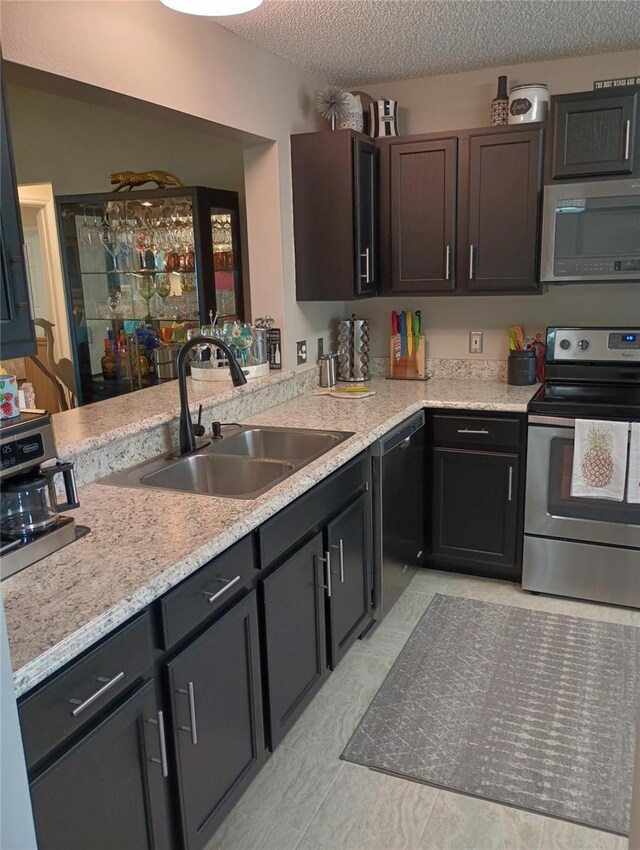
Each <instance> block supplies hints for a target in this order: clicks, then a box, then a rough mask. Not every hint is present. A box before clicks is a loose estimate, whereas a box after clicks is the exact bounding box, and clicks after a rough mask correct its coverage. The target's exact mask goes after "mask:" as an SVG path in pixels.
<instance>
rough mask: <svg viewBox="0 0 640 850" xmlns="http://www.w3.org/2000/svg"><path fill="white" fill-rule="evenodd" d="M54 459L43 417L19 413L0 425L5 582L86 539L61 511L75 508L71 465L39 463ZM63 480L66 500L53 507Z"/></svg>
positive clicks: (0, 555) (0, 554)
mask: <svg viewBox="0 0 640 850" xmlns="http://www.w3.org/2000/svg"><path fill="white" fill-rule="evenodd" d="M55 457H56V446H55V442H54V439H53V430H52V428H51V419H50V417H49V415H48V414H40V413H21V414H20V416H19V417H16V418H15V419H3V420H0V564H1V578H2V579H5V578H8V577H9V576H11V575H14V573H17V572H19V570H22V569H24V568H25V567H28V566H30V565H31V564H34V563H35V562H36V561H39V560H40V559H41V558H44V557H46V556H47V555H50V554H51V553H52V552H55V551H57V550H58V549H61V548H62V547H63V546H66V545H67V544H68V543H72V542H73V541H74V540H76V539H77V537H79V536H82V534H86V532H87V529H85V528H83V527H82V526H76V522H75V520H74V519H73V517H70V516H64V515H63V514H61V511H64V510H71V509H72V508H77V507H79V502H78V493H77V487H76V480H75V475H74V471H73V464H71V463H57V464H55V465H53V466H50V467H44V468H42V467H41V464H44V463H46V462H47V461H50V460H53V459H54V458H55ZM58 475H61V476H62V481H63V484H64V490H65V494H66V501H65V502H64V504H61V503H60V502H58V497H57V493H56V486H55V484H56V477H57V476H58Z"/></svg>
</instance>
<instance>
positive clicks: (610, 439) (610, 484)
mask: <svg viewBox="0 0 640 850" xmlns="http://www.w3.org/2000/svg"><path fill="white" fill-rule="evenodd" d="M628 439H629V424H628V423H627V422H604V421H601V420H593V419H576V436H575V445H574V449H573V473H572V476H571V495H572V496H580V497H586V498H587V499H611V500H613V501H616V502H621V501H622V500H623V498H624V485H625V479H626V472H627V443H628Z"/></svg>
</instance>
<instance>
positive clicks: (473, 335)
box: [469, 331, 484, 354]
mask: <svg viewBox="0 0 640 850" xmlns="http://www.w3.org/2000/svg"><path fill="white" fill-rule="evenodd" d="M483 336H484V333H483V331H469V353H470V354H482V337H483Z"/></svg>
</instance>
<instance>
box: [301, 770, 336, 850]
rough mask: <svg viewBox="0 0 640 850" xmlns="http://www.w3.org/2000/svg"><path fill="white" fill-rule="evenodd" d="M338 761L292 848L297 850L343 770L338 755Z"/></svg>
mask: <svg viewBox="0 0 640 850" xmlns="http://www.w3.org/2000/svg"><path fill="white" fill-rule="evenodd" d="M338 761H339V762H340V767H339V768H338V772H337V773H336V775H335V776H334V777H333V779H332V781H331V784H330V785H329V787H328V788H327V791H326V794H325V795H324V796H323V797H322V799H321V800H320V802H319V803H318V806H317V808H316V809H315V810H314V812H313V814H312V815H311V817H310V818H309V823H307V825H306V826H305V828H304V829H303V830H302V835H301V836H300V839H299V840H298V843H297V844H296V846H295V848H294V850H297V848H298V847H299V846H300V842H301V841H302V839H303V838H304V837H305V835H306V834H307V832H308V831H309V827H310V826H311V824H312V823H313V819H314V818H315V816H316V815H317V814H318V812H319V811H320V809H321V808H322V804H323V803H324V801H325V800H326V799H327V797H328V796H329V794H330V792H331V789H332V788H333V786H334V785H335V783H336V780H337V778H338V777H339V776H340V774H341V773H342V770H343V768H344V765H345V763H344V761H342V759H341V758H340V757H338Z"/></svg>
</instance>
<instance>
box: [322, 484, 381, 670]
mask: <svg viewBox="0 0 640 850" xmlns="http://www.w3.org/2000/svg"><path fill="white" fill-rule="evenodd" d="M369 528H370V511H369V494H368V493H365V494H363V495H362V496H361V497H360V498H359V499H357V500H356V501H355V502H354V503H353V504H352V505H350V506H349V507H348V508H347V509H346V510H345V511H343V512H342V513H341V514H340V515H339V516H337V517H336V518H335V519H334V520H333V522H331V523H330V524H329V525H328V526H327V552H328V554H329V564H328V568H327V571H328V572H329V574H330V582H328V583H330V588H327V597H328V600H329V606H328V607H329V650H330V663H331V667H332V668H334V667H335V666H336V664H337V663H338V661H339V660H340V659H341V658H342V656H343V655H344V654H345V652H346V651H347V649H348V648H349V647H350V646H351V644H352V643H353V642H354V641H355V640H356V638H357V637H358V635H359V634H361V633H362V630H363V629H364V627H365V625H366V623H367V621H368V620H369V618H370V617H371V551H370V543H369V541H370V539H371V534H370V532H369Z"/></svg>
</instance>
